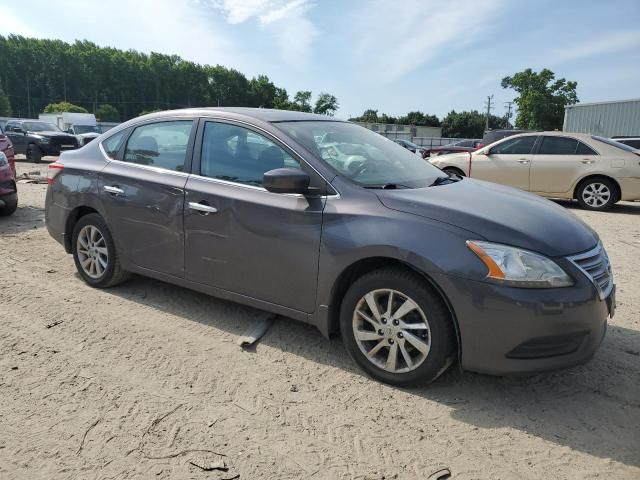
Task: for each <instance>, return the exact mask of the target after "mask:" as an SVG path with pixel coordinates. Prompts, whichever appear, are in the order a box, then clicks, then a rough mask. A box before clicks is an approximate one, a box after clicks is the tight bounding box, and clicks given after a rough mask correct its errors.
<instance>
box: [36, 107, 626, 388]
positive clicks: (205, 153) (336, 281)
mask: <svg viewBox="0 0 640 480" xmlns="http://www.w3.org/2000/svg"><path fill="white" fill-rule="evenodd" d="M49 183H50V185H49V189H48V192H47V202H46V223H47V228H48V229H49V232H50V233H51V235H52V236H53V237H54V238H55V239H56V240H57V241H58V242H60V243H61V244H62V245H63V246H64V248H65V250H66V251H67V253H70V254H72V255H73V258H74V260H75V264H76V266H77V269H78V272H79V274H80V276H81V277H82V278H83V279H84V281H85V282H87V283H88V284H89V285H91V286H94V287H99V288H105V287H112V286H114V285H117V284H118V283H120V282H122V281H124V280H125V279H126V278H127V277H128V276H129V274H130V273H132V272H133V273H137V274H142V275H146V276H149V277H154V278H157V279H160V280H164V281H167V282H171V283H173V284H176V285H180V286H183V287H187V288H191V289H194V290H198V291H201V292H204V293H207V294H211V295H215V296H217V297H221V298H225V299H228V300H232V301H235V302H239V303H243V304H246V305H251V306H253V307H257V308H261V309H264V310H267V311H270V312H273V313H276V314H280V315H283V316H286V317H290V318H293V319H297V320H300V321H303V322H307V323H310V324H312V325H315V326H316V327H317V328H318V329H320V331H321V332H322V333H323V334H324V335H326V336H330V335H332V334H341V336H342V338H343V340H344V343H345V345H346V348H347V350H348V351H349V353H350V355H351V356H352V357H353V359H354V360H355V361H356V362H357V363H358V364H359V365H360V366H361V367H362V368H363V369H364V370H365V371H366V372H367V373H368V374H370V375H371V376H373V377H375V378H376V379H379V380H382V381H384V382H389V383H392V384H396V385H409V384H414V383H417V382H421V383H426V382H429V381H432V380H434V379H435V378H437V377H438V376H439V375H440V374H441V373H442V372H443V371H445V370H446V368H447V367H448V366H449V365H450V364H451V363H453V362H454V361H458V362H459V363H460V365H461V368H463V369H466V370H472V371H479V372H486V373H493V374H507V373H527V372H539V371H544V370H550V369H556V368H560V367H568V366H572V365H576V364H579V363H582V362H585V361H587V360H588V359H589V358H591V356H592V355H593V354H594V353H595V351H596V350H597V349H598V346H599V345H600V343H601V341H602V338H603V336H604V333H605V330H606V319H607V317H608V316H609V315H613V312H614V308H615V287H614V284H613V277H612V274H611V269H610V266H609V260H608V258H607V254H606V252H605V250H604V248H603V246H602V244H601V242H600V241H599V239H598V235H597V234H596V233H595V232H594V231H593V230H591V229H590V228H589V227H588V226H587V225H585V224H584V223H583V222H581V221H580V220H579V219H577V218H576V217H575V216H574V215H572V214H571V213H568V212H567V211H565V210H564V209H563V208H562V207H560V206H558V205H556V204H554V203H552V202H550V201H548V200H544V199H542V198H540V197H537V196H535V195H532V194H528V193H525V192H523V191H520V190H516V189H513V188H509V187H504V186H500V185H496V184H492V183H487V182H483V181H478V180H473V179H469V178H463V177H459V176H456V175H451V176H450V175H447V174H445V173H443V172H442V171H441V170H439V169H438V168H436V167H434V166H432V165H430V164H429V163H428V162H425V161H424V160H422V159H420V158H418V157H417V156H416V155H414V154H412V153H410V152H409V151H407V150H406V149H404V148H402V147H401V146H399V145H397V144H395V143H394V142H393V141H391V140H388V139H386V138H384V137H382V136H380V135H378V134H376V133H373V132H371V131H369V130H366V129H364V128H362V127H359V126H357V125H355V124H352V123H349V122H343V121H337V120H334V119H332V118H330V117H326V116H320V115H311V114H305V113H298V112H288V111H277V110H265V109H248V108H203V109H188V110H176V111H169V112H162V113H154V114H151V115H147V116H144V117H140V118H136V119H134V120H131V121H129V122H127V123H124V124H122V125H119V126H117V127H116V128H114V129H112V130H110V131H109V132H107V133H105V134H103V135H102V136H100V137H99V138H98V139H97V140H95V141H93V142H91V143H90V144H88V145H87V146H85V147H83V148H81V149H79V150H76V151H70V152H65V153H64V154H63V155H62V156H61V157H60V159H59V160H58V161H57V162H56V163H53V164H51V165H50V167H49Z"/></svg>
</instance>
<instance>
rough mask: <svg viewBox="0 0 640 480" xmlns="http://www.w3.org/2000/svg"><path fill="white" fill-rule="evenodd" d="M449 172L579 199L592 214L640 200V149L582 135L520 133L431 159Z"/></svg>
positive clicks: (543, 193) (593, 136) (560, 196)
mask: <svg viewBox="0 0 640 480" xmlns="http://www.w3.org/2000/svg"><path fill="white" fill-rule="evenodd" d="M430 161H431V163H433V164H434V165H435V166H437V167H439V168H441V169H442V170H444V171H445V172H448V173H451V174H457V175H466V176H470V177H473V178H478V179H481V180H488V181H491V182H496V183H501V184H503V185H509V186H511V187H517V188H520V189H522V190H527V191H530V192H534V193H537V194H538V195H542V196H544V197H549V198H567V199H576V200H578V202H579V203H580V205H581V206H582V207H584V208H587V209H590V210H606V209H608V208H610V207H611V206H612V205H613V204H615V203H616V202H618V201H620V200H640V151H638V150H634V149H633V148H631V147H629V146H627V145H624V144H622V143H618V142H616V141H613V140H609V139H607V138H602V137H598V136H595V135H588V134H582V133H563V132H535V133H526V134H520V135H515V136H512V137H509V138H505V139H503V140H501V141H499V142H496V143H493V144H491V145H488V146H486V147H483V148H481V149H479V150H476V151H475V152H471V153H467V154H452V155H441V156H439V157H434V158H433V159H431V160H430Z"/></svg>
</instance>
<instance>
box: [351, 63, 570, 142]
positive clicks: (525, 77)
mask: <svg viewBox="0 0 640 480" xmlns="http://www.w3.org/2000/svg"><path fill="white" fill-rule="evenodd" d="M500 85H501V86H502V88H505V89H507V88H510V89H513V90H515V91H516V93H517V94H518V96H517V97H516V98H515V99H514V103H515V104H516V105H517V107H518V115H517V117H516V121H515V127H516V128H519V129H525V130H561V129H562V124H563V121H564V108H565V106H567V105H572V104H574V103H577V102H578V96H577V94H576V89H577V86H578V83H577V82H573V81H567V80H566V79H564V78H560V79H557V80H556V77H555V74H554V73H553V72H552V71H551V70H548V69H546V68H545V69H542V70H541V71H540V72H534V71H533V70H531V69H530V68H527V69H526V70H523V71H522V72H518V73H515V74H514V75H512V76H508V77H504V78H503V79H502V81H501V83H500ZM349 120H351V121H354V122H363V123H390V124H402V125H416V126H428V127H442V136H443V137H445V138H482V136H483V134H484V131H485V128H486V125H487V115H486V114H485V113H480V112H478V111H477V110H470V111H462V112H456V111H455V110H452V111H451V112H449V113H448V114H447V115H446V116H445V117H444V118H443V119H442V120H440V119H439V118H438V117H437V116H436V115H430V114H426V113H423V112H421V111H413V112H409V113H407V114H406V115H402V116H399V117H394V116H391V115H387V114H386V113H381V114H378V110H374V109H372V108H369V109H367V110H365V111H364V112H363V113H362V115H360V116H358V117H353V118H350V119H349ZM504 128H513V126H512V125H511V123H510V119H509V118H507V116H506V115H505V116H503V117H499V116H496V115H493V114H490V115H489V129H491V130H495V129H504Z"/></svg>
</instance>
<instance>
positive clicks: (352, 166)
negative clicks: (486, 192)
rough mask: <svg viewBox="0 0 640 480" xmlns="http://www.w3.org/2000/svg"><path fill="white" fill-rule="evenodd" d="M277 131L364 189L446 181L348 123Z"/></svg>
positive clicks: (285, 126)
mask: <svg viewBox="0 0 640 480" xmlns="http://www.w3.org/2000/svg"><path fill="white" fill-rule="evenodd" d="M274 125H275V126H276V127H278V128H279V129H281V130H282V131H284V132H285V133H287V134H288V135H290V136H291V137H293V138H295V139H296V140H297V141H298V142H299V143H300V144H302V145H303V146H304V147H306V148H307V149H308V150H309V151H311V152H313V153H315V154H316V156H317V157H318V158H319V159H321V160H322V161H324V162H325V163H326V164H327V165H329V166H330V167H331V168H332V169H333V170H335V171H336V173H337V174H338V175H341V176H344V177H347V178H348V179H350V180H352V181H353V182H355V183H357V184H358V185H361V186H363V187H370V188H383V187H385V188H386V187H392V188H420V187H427V186H430V185H432V184H433V183H434V181H435V180H436V179H437V178H439V177H445V178H446V177H447V175H446V174H445V173H443V172H442V171H441V170H440V169H438V168H436V167H434V166H433V165H431V164H430V163H429V162H427V161H425V160H423V159H422V158H420V157H419V156H417V155H415V154H414V153H411V152H410V151H408V150H407V149H405V148H403V147H401V146H400V145H398V144H397V143H395V142H394V141H392V140H389V139H387V138H385V137H383V136H382V135H379V134H377V133H375V132H372V131H371V130H367V129H366V128H364V127H361V126H359V125H355V124H353V123H347V122H336V121H302V122H276V123H274Z"/></svg>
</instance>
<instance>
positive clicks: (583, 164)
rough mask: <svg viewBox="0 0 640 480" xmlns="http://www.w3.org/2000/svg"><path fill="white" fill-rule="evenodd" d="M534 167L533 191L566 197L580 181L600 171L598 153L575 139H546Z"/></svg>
mask: <svg viewBox="0 0 640 480" xmlns="http://www.w3.org/2000/svg"><path fill="white" fill-rule="evenodd" d="M541 140H542V141H541V143H540V145H539V147H538V148H537V151H536V153H535V155H534V157H533V162H532V164H531V191H533V192H538V193H544V194H547V195H548V194H554V193H556V194H566V193H568V192H570V191H571V190H572V189H573V186H574V185H575V183H576V181H577V180H578V179H579V178H582V177H584V176H585V175H586V174H588V173H589V172H590V171H591V170H596V169H597V168H598V164H599V163H600V161H601V159H600V156H599V155H598V153H597V152H596V151H595V150H593V149H592V148H591V147H589V146H588V145H587V144H586V143H583V142H581V141H579V140H577V139H576V138H573V137H565V136H557V135H553V136H552V135H543V136H542V138H541Z"/></svg>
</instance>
